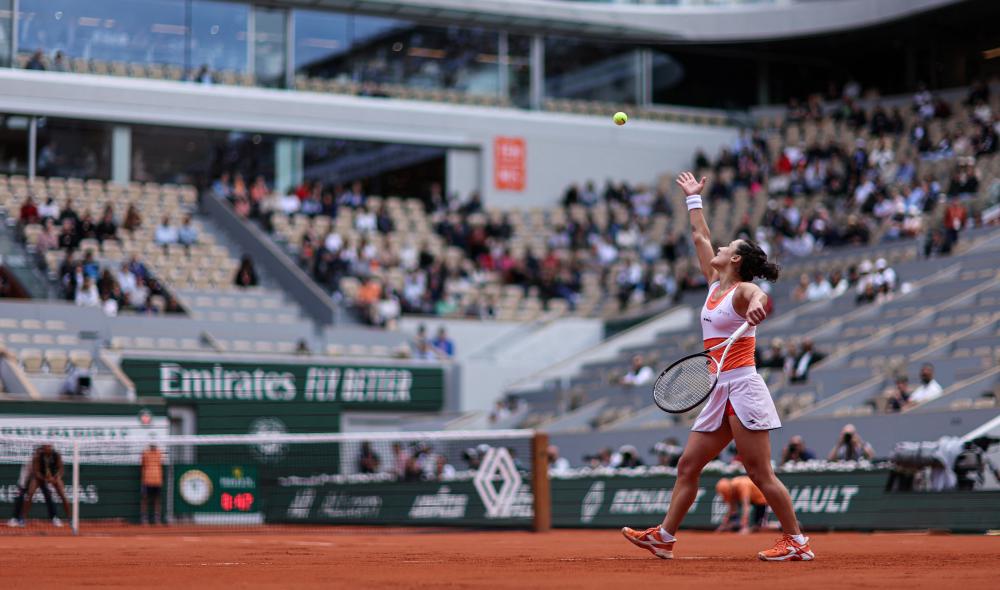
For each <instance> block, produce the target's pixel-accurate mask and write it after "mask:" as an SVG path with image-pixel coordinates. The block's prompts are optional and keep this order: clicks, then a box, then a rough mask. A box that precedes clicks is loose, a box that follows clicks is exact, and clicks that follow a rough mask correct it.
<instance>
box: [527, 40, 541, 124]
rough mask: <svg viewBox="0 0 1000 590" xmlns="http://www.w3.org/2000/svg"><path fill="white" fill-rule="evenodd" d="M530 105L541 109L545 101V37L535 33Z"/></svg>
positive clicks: (532, 44)
mask: <svg viewBox="0 0 1000 590" xmlns="http://www.w3.org/2000/svg"><path fill="white" fill-rule="evenodd" d="M529 96H530V105H531V108H532V109H534V110H536V111H537V110H541V108H542V104H543V103H544V102H545V38H544V37H542V36H541V35H535V36H533V37H532V38H531V91H530V94H529Z"/></svg>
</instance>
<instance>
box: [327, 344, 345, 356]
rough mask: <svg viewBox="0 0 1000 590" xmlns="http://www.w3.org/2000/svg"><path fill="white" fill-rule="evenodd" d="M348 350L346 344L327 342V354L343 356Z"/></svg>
mask: <svg viewBox="0 0 1000 590" xmlns="http://www.w3.org/2000/svg"><path fill="white" fill-rule="evenodd" d="M345 352H346V349H345V348H344V345H342V344H327V345H326V354H328V355H330V356H342V355H343V354H344V353H345Z"/></svg>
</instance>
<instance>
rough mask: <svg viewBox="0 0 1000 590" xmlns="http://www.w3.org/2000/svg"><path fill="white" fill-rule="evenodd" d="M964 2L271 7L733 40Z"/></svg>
mask: <svg viewBox="0 0 1000 590" xmlns="http://www.w3.org/2000/svg"><path fill="white" fill-rule="evenodd" d="M965 1H968V0H809V1H808V2H805V1H801V0H793V1H790V2H779V3H777V4H746V5H734V6H721V7H720V6H662V5H632V4H628V5H623V4H613V3H584V2H565V1H555V0H271V1H270V2H269V3H270V4H272V5H276V6H287V7H294V8H309V9H318V10H323V9H327V10H340V11H344V10H347V11H352V12H358V13H364V14H369V15H376V16H385V17H396V18H406V19H411V20H416V21H420V22H426V23H432V24H441V23H451V24H463V25H468V26H483V27H491V28H498V29H505V30H508V31H511V32H518V33H546V34H556V35H558V34H567V35H569V34H572V35H574V36H585V37H595V38H601V39H603V40H609V41H632V42H647V43H732V42H740V41H763V40H770V39H782V38H793V37H801V36H808V35H820V34H826V33H833V32H836V31H841V30H848V29H857V28H861V27H870V26H874V25H878V24H881V23H884V22H889V21H893V20H898V19H901V18H905V17H908V16H912V15H916V14H919V13H922V12H926V11H929V10H934V9H938V8H942V7H945V6H948V5H952V4H958V3H960V2H965Z"/></svg>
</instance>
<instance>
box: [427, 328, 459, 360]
mask: <svg viewBox="0 0 1000 590" xmlns="http://www.w3.org/2000/svg"><path fill="white" fill-rule="evenodd" d="M431 345H432V346H433V347H434V348H436V349H438V350H439V351H441V353H442V354H444V355H445V356H447V357H453V356H455V343H454V342H452V340H451V339H450V338H448V333H447V332H446V331H445V328H444V326H441V327H440V328H438V332H437V336H435V338H434V340H433V341H432V342H431Z"/></svg>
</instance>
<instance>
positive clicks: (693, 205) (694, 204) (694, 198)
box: [686, 195, 702, 211]
mask: <svg viewBox="0 0 1000 590" xmlns="http://www.w3.org/2000/svg"><path fill="white" fill-rule="evenodd" d="M686 200H687V205H688V211H690V210H692V209H701V208H702V207H701V195H689V196H688V198H687V199H686Z"/></svg>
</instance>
